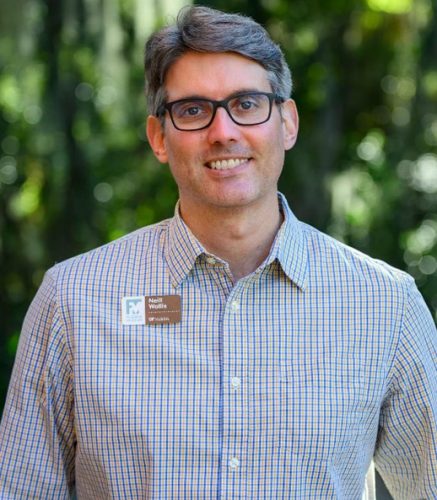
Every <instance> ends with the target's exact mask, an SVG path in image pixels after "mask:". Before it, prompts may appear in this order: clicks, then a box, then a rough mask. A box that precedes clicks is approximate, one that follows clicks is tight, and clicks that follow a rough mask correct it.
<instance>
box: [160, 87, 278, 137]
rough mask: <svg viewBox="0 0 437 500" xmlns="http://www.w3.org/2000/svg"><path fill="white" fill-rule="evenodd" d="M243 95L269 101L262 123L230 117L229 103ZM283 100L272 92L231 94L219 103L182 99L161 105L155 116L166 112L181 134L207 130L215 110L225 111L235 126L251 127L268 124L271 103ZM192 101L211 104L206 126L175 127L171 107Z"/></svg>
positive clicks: (207, 100)
mask: <svg viewBox="0 0 437 500" xmlns="http://www.w3.org/2000/svg"><path fill="white" fill-rule="evenodd" d="M245 95H263V96H266V97H267V98H268V99H269V113H268V115H267V118H266V119H265V120H262V121H260V122H256V123H239V122H238V121H237V120H236V119H235V118H234V117H233V116H232V113H231V112H230V110H229V109H228V103H229V101H232V100H233V99H237V98H238V97H243V96H245ZM285 100H286V99H285V98H284V97H282V96H280V95H279V94H275V93H273V92H261V91H253V92H238V93H236V94H232V95H230V96H229V97H227V98H226V99H222V100H220V101H216V100H214V99H207V98H206V97H186V98H184V99H177V100H176V101H171V102H167V103H165V104H161V106H159V108H158V110H157V112H156V116H157V117H158V118H160V117H163V116H164V114H165V111H168V114H169V115H170V119H171V122H172V123H173V126H174V128H175V129H177V130H180V131H181V132H197V131H198V130H204V129H206V128H208V127H209V126H210V125H211V123H212V122H213V121H214V118H215V115H216V113H217V109H218V108H223V109H225V110H226V113H227V114H228V116H229V118H230V119H231V120H232V121H233V122H234V123H236V124H237V125H240V126H242V127H252V126H254V125H261V124H262V123H266V122H268V121H269V120H270V117H271V116H272V108H273V102H275V104H282V103H284V102H285ZM192 101H193V102H194V101H206V102H208V103H211V104H212V114H211V119H210V121H209V122H208V123H207V124H206V125H203V126H202V127H198V128H189V129H186V128H180V127H178V126H177V125H176V123H175V120H174V118H173V113H172V111H171V110H172V107H173V106H174V105H175V104H180V103H184V102H192Z"/></svg>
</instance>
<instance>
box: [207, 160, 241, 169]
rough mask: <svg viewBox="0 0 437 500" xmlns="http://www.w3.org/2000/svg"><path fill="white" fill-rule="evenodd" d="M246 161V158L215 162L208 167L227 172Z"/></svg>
mask: <svg viewBox="0 0 437 500" xmlns="http://www.w3.org/2000/svg"><path fill="white" fill-rule="evenodd" d="M245 161H247V158H232V159H230V160H216V161H212V162H210V164H209V166H210V167H211V168H213V169H214V170H228V169H230V168H235V167H238V165H241V163H244V162H245Z"/></svg>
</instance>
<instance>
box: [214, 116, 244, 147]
mask: <svg viewBox="0 0 437 500" xmlns="http://www.w3.org/2000/svg"><path fill="white" fill-rule="evenodd" d="M207 131H208V141H209V142H210V143H211V144H219V143H221V144H224V143H228V142H233V141H236V140H237V139H238V137H239V135H240V127H239V125H237V124H236V123H235V122H233V121H232V119H231V117H230V116H229V114H228V112H227V111H226V109H225V108H223V107H219V108H217V111H216V113H215V116H214V119H213V121H212V123H211V125H210V126H209V127H208V129H207Z"/></svg>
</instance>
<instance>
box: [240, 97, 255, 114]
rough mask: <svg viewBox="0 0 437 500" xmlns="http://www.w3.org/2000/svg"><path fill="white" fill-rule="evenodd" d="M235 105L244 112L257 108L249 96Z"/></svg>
mask: <svg viewBox="0 0 437 500" xmlns="http://www.w3.org/2000/svg"><path fill="white" fill-rule="evenodd" d="M237 104H238V106H239V107H240V108H241V109H242V110H244V111H250V110H251V109H253V108H257V107H258V103H257V102H256V101H255V99H253V98H252V97H250V96H246V97H244V98H241V99H239V100H238V102H237Z"/></svg>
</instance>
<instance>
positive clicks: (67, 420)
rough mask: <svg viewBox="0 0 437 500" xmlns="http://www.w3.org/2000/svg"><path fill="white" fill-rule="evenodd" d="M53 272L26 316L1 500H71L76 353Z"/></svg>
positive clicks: (5, 422) (3, 444)
mask: <svg viewBox="0 0 437 500" xmlns="http://www.w3.org/2000/svg"><path fill="white" fill-rule="evenodd" d="M64 325H65V322H64V321H63V318H62V315H61V314H60V312H59V308H58V306H57V303H56V287H55V281H54V279H53V277H52V275H51V272H50V271H49V272H48V273H47V274H46V276H45V279H44V281H43V283H42V285H41V287H40V289H39V290H38V292H37V294H36V296H35V298H34V300H33V302H32V304H31V306H30V308H29V311H28V313H27V315H26V318H25V320H24V324H23V330H22V332H21V336H20V341H19V346H18V351H17V356H16V360H15V365H14V369H13V372H12V377H11V382H10V386H9V391H8V396H7V399H6V405H5V408H4V412H3V419H2V422H1V425H0V498H2V499H3V498H4V499H23V498H59V499H61V498H69V497H70V492H71V490H72V489H73V483H74V454H75V434H74V421H73V412H74V407H73V405H74V401H73V384H72V355H71V352H72V349H71V346H70V345H68V343H67V340H66V336H65V326H64Z"/></svg>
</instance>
